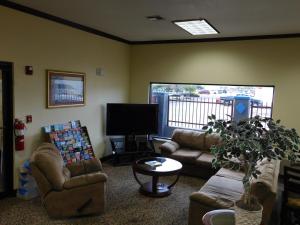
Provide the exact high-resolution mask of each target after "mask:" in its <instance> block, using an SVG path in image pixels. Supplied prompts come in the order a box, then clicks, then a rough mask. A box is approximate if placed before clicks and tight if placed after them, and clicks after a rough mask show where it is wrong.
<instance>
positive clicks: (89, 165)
mask: <svg viewBox="0 0 300 225" xmlns="http://www.w3.org/2000/svg"><path fill="white" fill-rule="evenodd" d="M66 167H67V168H68V169H69V170H70V172H71V177H75V176H79V175H83V174H87V173H93V172H98V171H102V165H101V162H100V160H99V159H97V158H93V159H89V160H82V161H80V162H76V163H72V164H69V165H66Z"/></svg>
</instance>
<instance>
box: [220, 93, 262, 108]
mask: <svg viewBox="0 0 300 225" xmlns="http://www.w3.org/2000/svg"><path fill="white" fill-rule="evenodd" d="M240 96H242V95H240ZM245 97H248V96H245ZM234 98H235V96H221V97H220V102H221V103H223V104H224V105H229V104H230V103H231V102H232V101H233V100H234ZM250 103H252V104H253V105H255V106H262V105H263V101H262V100H260V99H257V98H251V97H250Z"/></svg>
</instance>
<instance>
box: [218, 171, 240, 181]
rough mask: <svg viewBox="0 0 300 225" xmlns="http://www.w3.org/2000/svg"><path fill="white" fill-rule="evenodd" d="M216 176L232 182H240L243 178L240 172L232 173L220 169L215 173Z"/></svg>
mask: <svg viewBox="0 0 300 225" xmlns="http://www.w3.org/2000/svg"><path fill="white" fill-rule="evenodd" d="M216 176H219V177H226V178H229V179H233V180H238V181H242V180H243V177H244V173H243V172H241V171H234V170H230V169H227V168H221V169H220V170H219V171H218V172H217V173H216Z"/></svg>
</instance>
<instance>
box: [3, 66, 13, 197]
mask: <svg viewBox="0 0 300 225" xmlns="http://www.w3.org/2000/svg"><path fill="white" fill-rule="evenodd" d="M0 70H1V71H2V99H3V101H2V105H3V106H5V107H3V127H4V132H3V146H5V148H3V173H4V183H5V185H4V187H5V191H4V192H2V193H0V197H5V196H11V195H14V189H13V188H14V186H13V182H14V143H13V138H14V134H13V132H14V130H13V123H14V107H13V106H14V104H13V100H14V99H13V63H12V62H3V61H0Z"/></svg>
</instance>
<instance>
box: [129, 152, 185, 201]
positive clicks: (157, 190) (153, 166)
mask: <svg viewBox="0 0 300 225" xmlns="http://www.w3.org/2000/svg"><path fill="white" fill-rule="evenodd" d="M181 169H182V164H181V163H180V162H178V161H176V160H174V159H170V158H165V157H149V158H143V159H139V160H137V161H136V162H134V163H133V165H132V170H133V175H134V177H135V179H136V181H137V182H138V183H139V184H140V186H141V187H140V192H141V193H142V194H144V195H147V196H151V197H164V196H167V195H169V194H171V188H172V187H173V186H174V185H175V184H176V182H177V181H178V179H179V173H180V171H181ZM136 173H140V174H143V175H149V176H152V181H150V182H147V183H142V182H141V181H140V180H139V179H138V177H137V175H136ZM174 175H177V177H176V179H175V181H174V182H173V183H172V184H169V185H168V184H164V183H159V182H158V180H159V177H161V176H174Z"/></svg>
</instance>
